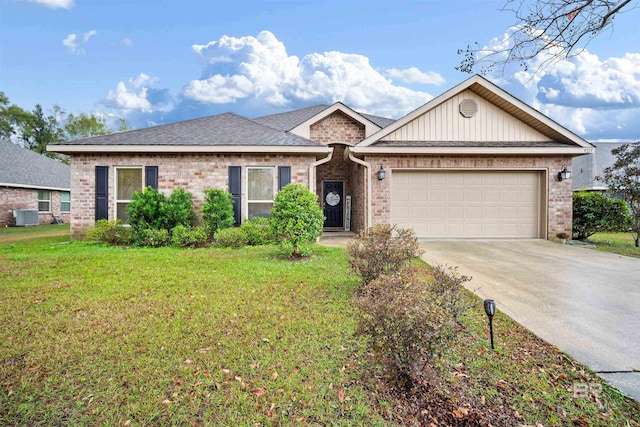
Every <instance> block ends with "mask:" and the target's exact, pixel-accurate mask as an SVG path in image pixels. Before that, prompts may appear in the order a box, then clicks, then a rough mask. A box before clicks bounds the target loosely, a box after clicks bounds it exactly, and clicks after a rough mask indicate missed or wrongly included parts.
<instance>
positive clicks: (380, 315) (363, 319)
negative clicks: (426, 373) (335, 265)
mask: <svg viewBox="0 0 640 427" xmlns="http://www.w3.org/2000/svg"><path fill="white" fill-rule="evenodd" d="M434 273H435V274H436V277H435V278H434V277H430V275H429V272H428V271H427V270H426V268H424V267H414V266H405V267H402V268H400V269H399V270H396V271H394V272H391V273H390V274H388V275H381V276H379V277H377V278H376V279H374V280H372V281H371V282H369V283H367V284H366V285H363V286H362V287H360V288H358V290H357V291H356V293H355V294H354V303H355V306H356V307H357V308H358V325H357V333H358V334H360V335H364V336H366V337H367V338H368V340H367V342H368V345H369V346H370V349H371V350H372V351H373V354H374V355H375V356H376V358H377V360H378V361H379V362H380V363H382V364H383V365H384V366H385V367H386V369H388V370H389V373H390V374H392V375H394V376H396V378H397V379H398V380H399V381H400V382H401V383H404V384H408V385H411V384H413V383H414V382H415V381H416V380H417V379H418V378H419V376H420V372H421V371H422V369H423V368H424V365H425V364H426V363H427V362H429V361H430V360H432V359H433V358H434V357H435V356H437V354H439V353H440V352H441V351H442V350H444V348H446V346H447V344H448V343H449V340H450V339H451V338H452V337H453V335H454V334H455V332H456V331H457V330H458V328H459V325H458V320H459V319H460V317H461V316H462V314H463V313H464V309H463V308H464V307H465V305H464V299H465V298H464V293H463V292H464V291H463V289H462V287H461V286H460V284H461V283H463V282H464V281H466V280H467V278H465V277H460V276H457V275H456V274H455V272H453V271H452V270H450V269H449V270H446V269H442V268H439V269H437V271H434ZM452 307H453V309H452Z"/></svg>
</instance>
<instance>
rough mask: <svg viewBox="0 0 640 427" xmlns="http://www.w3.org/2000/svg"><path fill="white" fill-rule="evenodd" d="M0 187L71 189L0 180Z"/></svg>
mask: <svg viewBox="0 0 640 427" xmlns="http://www.w3.org/2000/svg"><path fill="white" fill-rule="evenodd" d="M0 187H11V188H26V189H29V190H50V191H71V188H63V187H45V186H42V185H27V184H14V183H12V182H0Z"/></svg>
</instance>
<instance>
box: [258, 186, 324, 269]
mask: <svg viewBox="0 0 640 427" xmlns="http://www.w3.org/2000/svg"><path fill="white" fill-rule="evenodd" d="M323 223H324V216H323V214H322V209H320V205H319V204H318V196H316V195H315V194H313V193H312V192H311V191H309V189H308V188H307V187H305V186H304V185H302V184H288V185H286V186H284V187H283V188H282V189H281V190H280V191H279V192H278V194H277V195H276V198H275V200H274V202H273V209H272V210H271V215H269V225H270V228H271V230H272V234H273V236H274V238H275V239H276V241H277V242H278V243H279V244H280V246H281V247H282V249H283V250H284V251H285V252H286V253H287V254H288V255H289V256H298V257H299V256H307V255H309V254H310V253H311V244H312V243H314V242H315V241H316V240H317V238H318V237H320V234H321V233H322V225H323Z"/></svg>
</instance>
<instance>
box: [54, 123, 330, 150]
mask: <svg viewBox="0 0 640 427" xmlns="http://www.w3.org/2000/svg"><path fill="white" fill-rule="evenodd" d="M48 149H51V151H57V152H60V153H73V152H148V151H154V152H185V151H191V152H280V151H288V152H305V153H326V152H328V151H329V148H328V147H326V146H325V145H324V144H320V143H318V142H315V141H311V140H309V139H305V138H301V137H299V136H297V135H294V134H292V133H289V132H283V131H280V130H277V129H274V128H273V127H270V126H267V125H264V124H261V123H259V122H257V121H254V120H250V119H247V118H245V117H242V116H239V115H237V114H233V113H224V114H219V115H215V116H210V117H204V118H200V119H193V120H187V121H183V122H177V123H171V124H167V125H160V126H154V127H150V128H144V129H138V130H132V131H127V132H121V133H113V134H109V135H100V136H95V137H92V138H85V139H79V140H75V141H65V142H59V143H57V144H54V145H51V146H49V147H48Z"/></svg>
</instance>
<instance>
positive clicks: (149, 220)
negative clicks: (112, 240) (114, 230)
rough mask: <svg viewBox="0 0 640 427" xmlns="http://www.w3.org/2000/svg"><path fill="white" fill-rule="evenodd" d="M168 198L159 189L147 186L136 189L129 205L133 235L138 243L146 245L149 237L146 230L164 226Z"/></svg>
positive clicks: (134, 241) (128, 212) (128, 210)
mask: <svg viewBox="0 0 640 427" xmlns="http://www.w3.org/2000/svg"><path fill="white" fill-rule="evenodd" d="M166 204H167V198H166V197H165V195H164V194H162V193H160V192H159V191H158V190H156V189H154V188H152V187H147V188H145V189H144V190H142V191H141V192H140V191H136V192H134V193H133V196H132V197H131V202H129V204H128V205H127V214H128V215H129V225H131V237H132V240H133V243H134V244H136V245H141V246H145V245H144V243H143V242H144V241H146V240H147V239H148V233H146V232H145V231H146V230H160V229H163V228H164V214H165V210H166V207H165V205H166Z"/></svg>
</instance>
